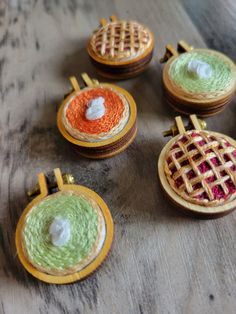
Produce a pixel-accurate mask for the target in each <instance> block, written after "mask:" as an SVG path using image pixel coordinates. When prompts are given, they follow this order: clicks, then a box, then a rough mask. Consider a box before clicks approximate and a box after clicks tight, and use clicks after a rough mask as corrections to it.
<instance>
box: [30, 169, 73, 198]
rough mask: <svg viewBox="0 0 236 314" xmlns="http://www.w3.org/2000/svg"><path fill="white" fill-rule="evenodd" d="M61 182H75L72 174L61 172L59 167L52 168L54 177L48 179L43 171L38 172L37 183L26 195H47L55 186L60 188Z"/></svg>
mask: <svg viewBox="0 0 236 314" xmlns="http://www.w3.org/2000/svg"><path fill="white" fill-rule="evenodd" d="M63 184H75V179H74V177H73V175H72V174H69V173H64V174H61V171H60V169H54V178H53V179H50V178H49V177H48V176H45V174H44V173H40V174H39V175H38V183H37V184H36V185H35V187H34V188H33V190H31V191H28V192H27V195H28V196H29V197H33V196H36V195H39V194H45V195H47V194H48V193H52V192H53V190H54V189H56V188H59V189H60V186H61V185H63Z"/></svg>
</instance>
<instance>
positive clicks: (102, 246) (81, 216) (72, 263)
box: [16, 170, 113, 284]
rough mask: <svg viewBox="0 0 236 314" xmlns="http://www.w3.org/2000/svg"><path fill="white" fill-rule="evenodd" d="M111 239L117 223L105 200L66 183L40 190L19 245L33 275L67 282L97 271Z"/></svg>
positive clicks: (21, 230) (20, 230)
mask: <svg viewBox="0 0 236 314" xmlns="http://www.w3.org/2000/svg"><path fill="white" fill-rule="evenodd" d="M56 171H58V170H56ZM59 175H60V173H59ZM41 180H44V179H43V178H41ZM44 183H45V182H43V184H44ZM41 184H42V183H41ZM112 237H113V222H112V218H111V215H110V212H109V209H108V208H107V206H106V204H105V203H104V201H103V200H102V199H101V198H100V197H99V196H98V195H97V194H96V193H95V192H93V191H91V190H89V189H87V188H85V187H82V186H79V185H61V186H60V188H59V191H58V192H56V193H54V194H51V195H48V194H47V193H45V194H42V193H41V195H40V196H38V197H37V198H36V199H34V200H33V201H32V202H31V203H30V204H29V205H28V206H27V207H26V209H25V210H24V212H23V214H22V216H21V218H20V221H19V223H18V226H17V231H16V246H17V252H18V256H19V258H20V261H21V262H22V264H23V265H24V267H25V268H26V270H28V271H29V272H30V273H31V274H32V275H33V276H35V277H36V278H38V279H40V280H43V281H45V282H48V283H56V284H63V283H69V282H74V281H77V280H80V279H82V278H84V277H86V276H88V275H90V274H91V273H92V272H94V271H95V270H96V268H97V267H98V266H99V265H100V264H101V262H102V261H103V260H104V258H105V257H106V255H107V253H108V251H109V250H110V246H111V242H112Z"/></svg>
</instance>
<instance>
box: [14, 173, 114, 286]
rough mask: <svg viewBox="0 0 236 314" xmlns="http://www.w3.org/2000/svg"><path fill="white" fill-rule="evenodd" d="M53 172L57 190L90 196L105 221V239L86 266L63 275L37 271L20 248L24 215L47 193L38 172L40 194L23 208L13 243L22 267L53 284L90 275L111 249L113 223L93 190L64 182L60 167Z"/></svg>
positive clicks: (104, 205)
mask: <svg viewBox="0 0 236 314" xmlns="http://www.w3.org/2000/svg"><path fill="white" fill-rule="evenodd" d="M54 174H55V178H56V185H57V188H58V190H59V191H76V192H82V193H83V194H86V195H88V196H89V197H90V198H92V199H93V200H94V201H96V202H97V204H98V205H99V206H100V209H101V211H102V214H103V216H104V220H105V223H106V237H105V241H104V243H103V246H102V249H101V251H100V253H99V254H98V255H97V256H96V257H95V259H94V260H93V261H92V262H91V263H90V264H89V265H87V266H85V267H84V268H83V269H82V270H80V271H79V272H75V273H73V274H69V275H65V276H53V275H49V274H46V273H44V272H42V271H39V270H38V269H36V268H35V267H34V266H33V265H32V264H31V263H30V262H29V261H28V260H27V258H26V257H25V255H24V252H23V248H22V242H21V232H22V227H23V225H24V219H25V216H26V215H27V214H28V213H29V211H30V210H31V208H32V207H33V206H34V205H36V204H38V203H40V202H41V201H42V200H43V199H44V198H45V197H46V196H48V195H49V189H48V185H47V182H46V177H45V175H44V173H39V174H38V185H39V190H40V194H39V195H38V196H37V197H35V198H34V199H33V200H32V201H31V202H30V203H29V204H28V205H27V206H26V208H25V209H24V211H23V213H22V215H21V217H20V219H19V222H18V224H17V228H16V235H15V243H16V249H17V254H18V257H19V260H20V262H21V264H22V265H23V267H24V268H25V269H26V270H27V271H28V272H29V273H30V274H31V275H32V276H34V277H36V278H37V279H39V280H41V281H44V282H47V283H53V284H66V283H72V282H75V281H78V280H81V279H83V278H86V277H87V276H89V275H91V274H92V273H93V272H94V271H95V270H96V269H97V268H98V267H99V266H100V265H101V264H102V262H103V261H104V260H105V258H106V256H107V254H108V252H109V251H110V249H111V244H112V241H113V234H114V225H113V220H112V216H111V213H110V210H109V208H108V207H107V205H106V203H105V202H104V200H103V199H102V198H101V197H100V196H99V195H98V194H97V193H95V192H94V191H92V190H90V189H88V188H86V187H84V186H82V185H77V184H65V183H64V182H63V177H62V174H61V171H60V169H58V168H57V169H54Z"/></svg>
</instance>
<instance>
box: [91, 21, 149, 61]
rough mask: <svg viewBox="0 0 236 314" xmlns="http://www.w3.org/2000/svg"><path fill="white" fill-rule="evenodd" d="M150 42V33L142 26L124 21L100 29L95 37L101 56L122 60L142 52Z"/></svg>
mask: <svg viewBox="0 0 236 314" xmlns="http://www.w3.org/2000/svg"><path fill="white" fill-rule="evenodd" d="M149 40H150V36H149V33H148V32H147V30H146V29H144V28H143V26H142V25H139V24H137V23H134V22H126V21H122V22H116V23H110V24H108V25H106V26H105V27H103V28H102V29H100V30H99V31H98V32H97V33H96V34H95V35H94V39H93V44H94V48H95V50H96V52H97V53H99V54H100V55H101V56H107V57H111V58H114V57H118V58H119V57H121V58H122V57H130V56H133V55H134V54H137V53H139V52H142V50H143V49H144V48H145V47H146V46H147V45H148V43H149Z"/></svg>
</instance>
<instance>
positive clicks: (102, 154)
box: [57, 73, 137, 159]
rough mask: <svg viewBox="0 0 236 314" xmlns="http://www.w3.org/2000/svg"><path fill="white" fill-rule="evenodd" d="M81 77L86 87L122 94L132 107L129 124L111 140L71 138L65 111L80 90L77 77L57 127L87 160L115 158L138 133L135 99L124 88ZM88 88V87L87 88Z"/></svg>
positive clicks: (86, 76) (73, 78) (60, 109)
mask: <svg viewBox="0 0 236 314" xmlns="http://www.w3.org/2000/svg"><path fill="white" fill-rule="evenodd" d="M81 77H82V79H83V81H84V83H85V85H86V86H87V87H89V88H92V87H94V88H96V87H99V86H101V87H110V88H112V89H114V90H115V91H117V92H118V93H120V94H122V95H123V96H124V97H125V98H126V99H127V101H128V103H129V107H130V116H129V119H128V122H127V124H126V125H125V127H124V128H123V130H122V131H121V132H119V133H118V134H116V135H115V136H114V137H112V138H110V139H106V140H103V141H99V142H85V141H81V140H78V139H76V138H74V137H73V136H71V135H70V134H69V133H68V132H67V130H66V129H65V126H64V124H63V122H62V115H63V110H64V107H65V106H66V104H67V103H68V101H70V99H72V98H73V96H74V95H75V94H76V93H77V92H78V91H79V90H80V86H79V83H78V81H77V80H76V78H75V77H71V78H70V81H71V84H72V88H73V91H72V92H71V93H69V95H67V97H66V98H65V99H64V101H63V102H62V104H61V106H60V108H59V110H58V113H57V126H58V129H59V131H60V133H61V134H62V136H63V137H64V138H65V139H66V140H68V141H69V142H70V143H72V144H74V147H75V148H76V150H77V152H78V153H79V154H80V155H82V156H84V157H87V158H92V159H103V158H109V157H113V156H115V155H117V154H119V153H121V152H122V151H124V150H125V149H126V148H127V147H128V146H129V145H130V144H131V143H132V142H133V140H134V139H135V136H136V133H137V125H136V119H137V108H136V103H135V101H134V99H133V97H132V96H131V95H130V94H129V93H128V92H127V91H126V90H124V89H123V88H121V87H119V86H116V85H113V84H109V83H99V82H98V80H95V79H91V78H90V77H89V76H88V75H87V74H86V73H82V74H81ZM85 88H86V87H85Z"/></svg>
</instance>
